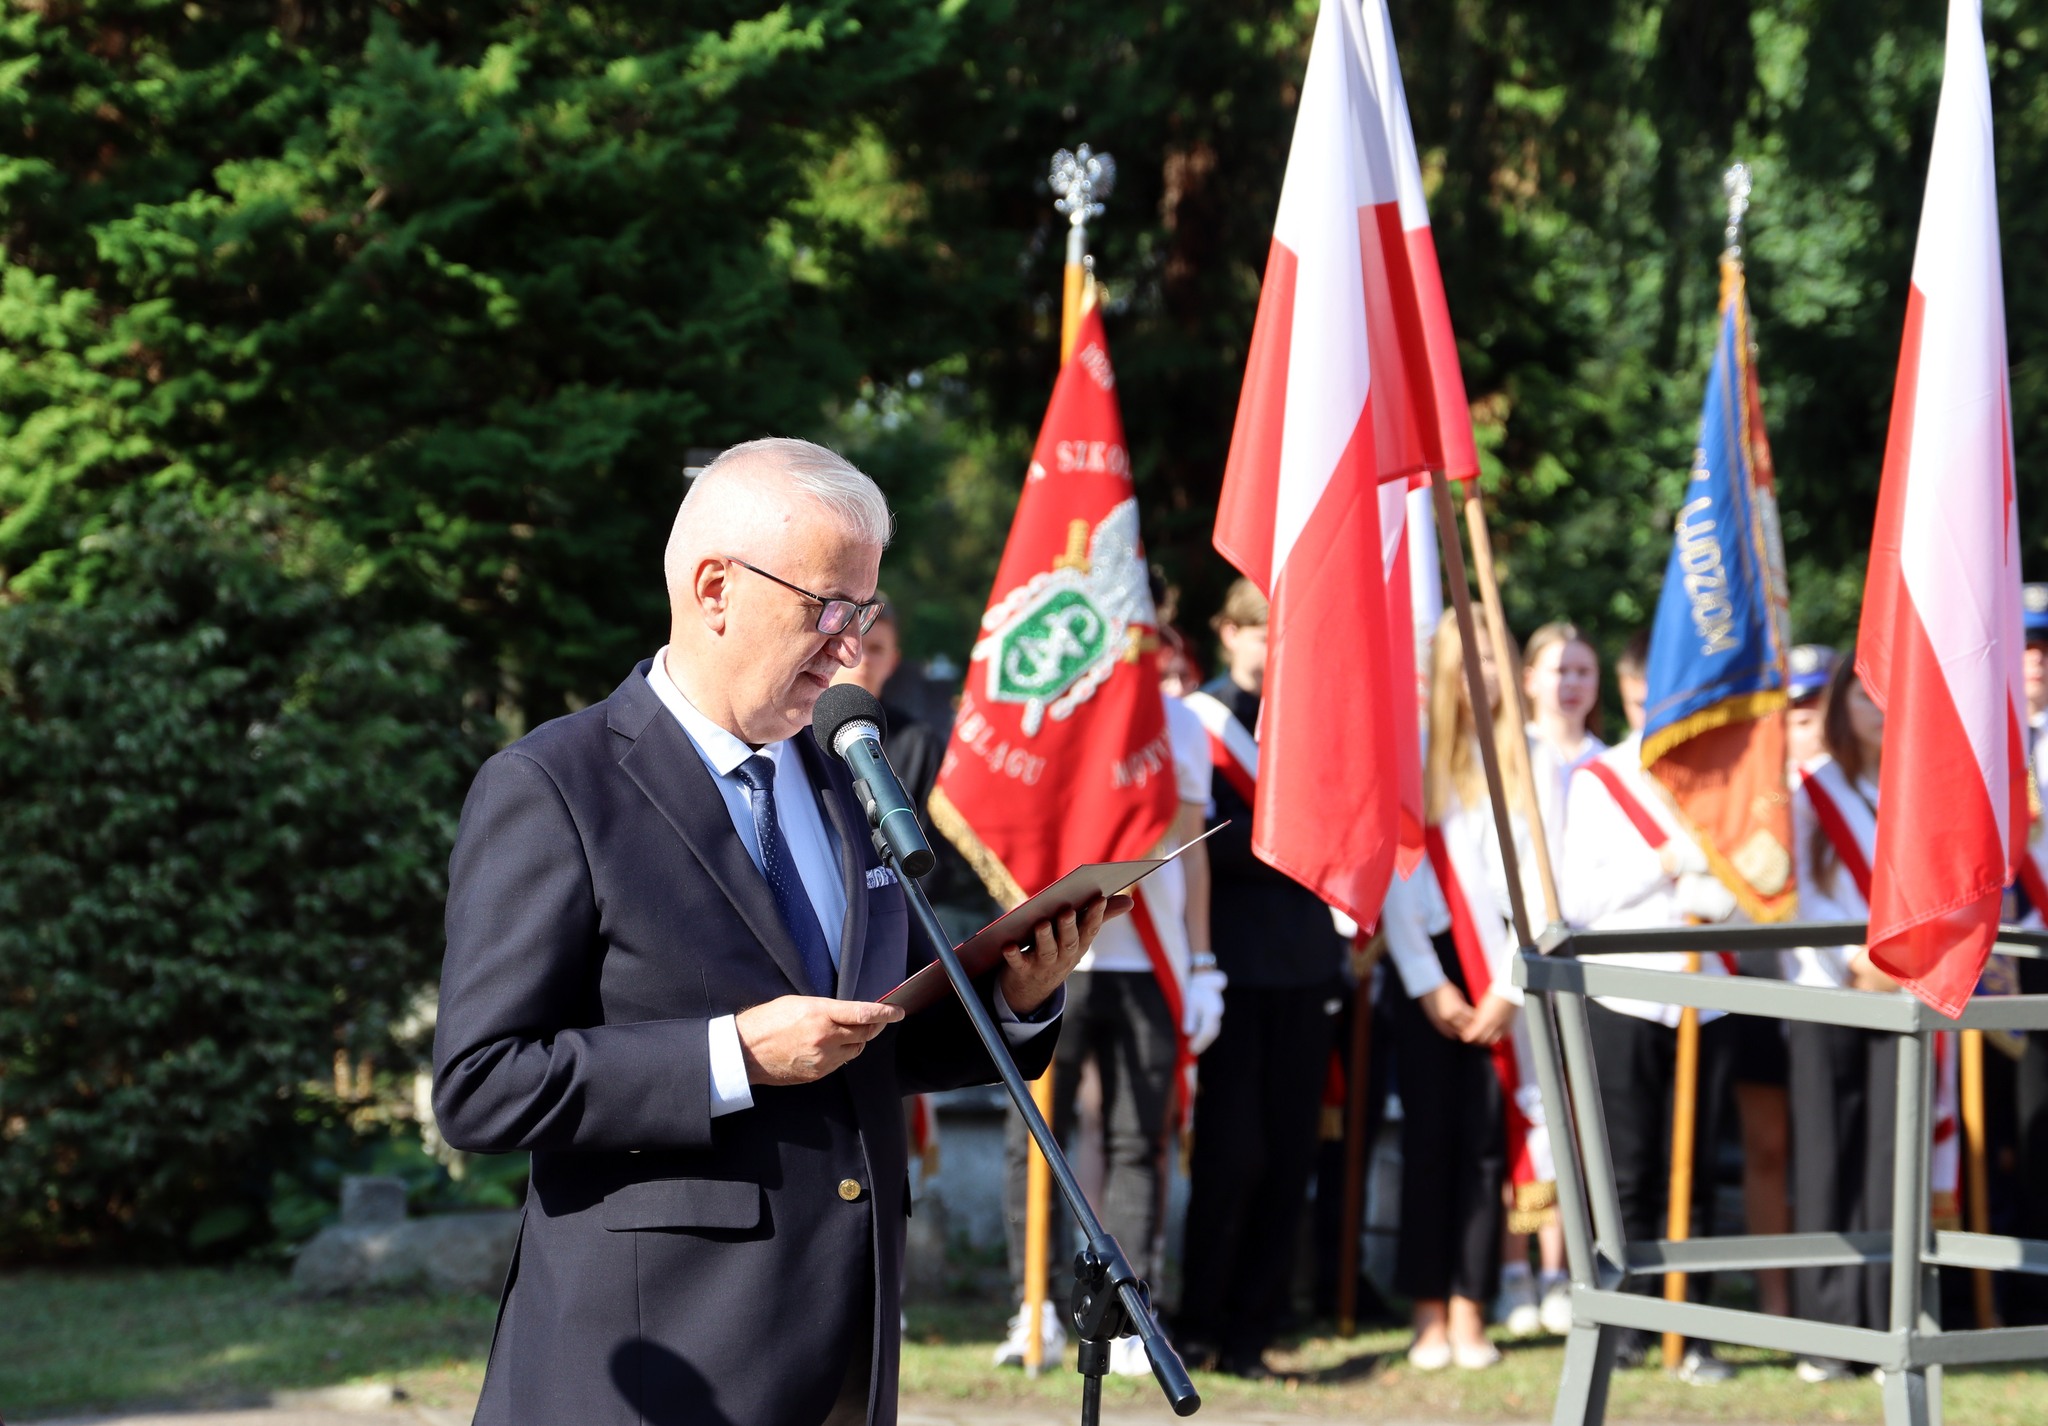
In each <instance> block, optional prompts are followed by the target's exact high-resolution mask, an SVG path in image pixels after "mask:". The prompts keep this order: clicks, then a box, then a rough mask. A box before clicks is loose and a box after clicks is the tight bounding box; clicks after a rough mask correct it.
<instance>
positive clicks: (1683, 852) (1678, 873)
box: [1664, 837, 1707, 879]
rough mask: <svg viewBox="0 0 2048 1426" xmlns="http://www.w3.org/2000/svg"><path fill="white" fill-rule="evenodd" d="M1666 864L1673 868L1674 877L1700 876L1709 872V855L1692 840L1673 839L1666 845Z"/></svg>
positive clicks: (1683, 838)
mask: <svg viewBox="0 0 2048 1426" xmlns="http://www.w3.org/2000/svg"><path fill="white" fill-rule="evenodd" d="M1664 864H1665V865H1666V866H1668V867H1670V868H1671V874H1672V875H1673V876H1675V877H1678V878H1680V879H1683V878H1685V877H1688V876H1700V875H1704V874H1705V872H1706V870H1707V854H1706V853H1705V852H1703V851H1701V850H1700V845H1699V843H1698V842H1695V841H1694V840H1693V839H1692V838H1690V837H1673V838H1672V839H1671V840H1670V841H1668V842H1666V843H1665V844H1664Z"/></svg>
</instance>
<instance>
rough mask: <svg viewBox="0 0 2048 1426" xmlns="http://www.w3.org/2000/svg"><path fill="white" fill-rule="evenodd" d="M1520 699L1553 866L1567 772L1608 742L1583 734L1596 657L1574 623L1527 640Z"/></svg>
mask: <svg viewBox="0 0 2048 1426" xmlns="http://www.w3.org/2000/svg"><path fill="white" fill-rule="evenodd" d="M1523 664H1524V671H1523V674H1522V696H1523V697H1524V698H1525V699H1526V700H1527V701H1528V709H1529V768H1530V774H1531V777H1532V779H1533V780H1534V782H1535V784H1536V805H1537V806H1538V807H1540V808H1542V809H1543V832H1544V835H1545V836H1546V837H1547V838H1548V839H1549V842H1550V855H1551V859H1552V862H1553V863H1555V861H1556V858H1557V848H1558V845H1559V844H1560V843H1561V842H1563V840H1564V831H1565V816H1566V798H1567V796H1568V795H1569V793H1570V792H1571V779H1572V773H1573V771H1574V770H1576V769H1577V768H1578V767H1580V766H1581V765H1583V764H1584V763H1586V762H1589V761H1591V760H1592V759H1593V758H1595V757H1597V756H1599V755H1600V754H1601V753H1603V752H1605V751H1606V749H1607V744H1605V743H1603V742H1602V741H1600V739H1599V738H1597V737H1595V736H1594V735H1593V734H1592V733H1591V732H1589V731H1588V724H1589V720H1590V719H1591V718H1592V716H1593V711H1594V709H1595V708H1596V707H1597V706H1598V705H1599V702H1600V656H1599V654H1597V653H1595V652H1594V650H1593V645H1592V644H1591V643H1590V642H1589V641H1588V640H1587V638H1586V636H1585V635H1584V634H1583V633H1581V632H1580V631H1579V626H1578V625H1576V624H1571V623H1567V622H1565V621H1564V620H1562V619H1557V620H1553V621H1551V622H1550V623H1548V624H1545V625H1543V626H1542V627H1541V628H1539V629H1538V630H1537V631H1536V632H1535V633H1533V634H1531V635H1530V636H1529V647H1528V650H1527V652H1526V653H1525V654H1524V655H1523Z"/></svg>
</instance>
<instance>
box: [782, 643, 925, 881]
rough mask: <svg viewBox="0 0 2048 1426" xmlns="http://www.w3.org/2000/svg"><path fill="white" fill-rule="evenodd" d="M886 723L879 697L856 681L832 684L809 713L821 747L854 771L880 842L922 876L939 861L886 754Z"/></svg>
mask: <svg viewBox="0 0 2048 1426" xmlns="http://www.w3.org/2000/svg"><path fill="white" fill-rule="evenodd" d="M887 725H888V719H887V718H885V717H884V716H883V715H882V704H881V702H880V700H879V699H877V698H876V697H875V695H874V694H872V693H870V692H868V691H867V690H866V689H865V688H862V687H861V686H860V685H858V684H853V683H835V684H833V685H832V686H831V687H830V688H828V689H826V690H825V691H824V692H823V693H822V694H820V695H819V697H818V704H817V707H816V708H815V709H813V710H812V712H811V736H812V737H814V738H816V739H817V740H818V746H819V747H821V748H824V749H825V750H826V751H827V752H832V753H836V754H838V755H839V756H840V757H841V758H843V759H845V761H846V765H847V766H848V767H850V768H852V769H853V775H854V778H855V784H854V789H855V791H857V792H858V793H859V794H860V798H861V801H862V802H863V803H864V804H865V805H866V807H867V810H868V821H869V822H870V823H871V824H872V825H873V827H874V829H875V836H876V839H877V841H885V842H887V843H888V846H889V850H890V851H892V852H894V853H895V854H896V860H897V861H899V862H901V863H902V864H903V870H904V871H905V872H906V873H908V874H909V875H911V876H920V877H921V876H923V875H924V874H925V873H926V872H929V871H930V870H931V869H932V867H933V866H934V865H936V864H937V859H936V858H935V857H933V856H932V848H931V844H930V843H929V842H927V841H926V840H925V839H924V828H923V827H921V826H919V825H918V821H917V809H916V808H914V807H913V806H912V805H911V802H910V797H909V795H908V794H907V793H905V792H904V790H903V784H902V783H900V782H898V781H897V780H896V772H895V770H894V769H893V768H891V767H890V766H889V759H888V758H887V757H886V756H884V754H883V752H882V730H883V729H884V728H885V727H886V726H887Z"/></svg>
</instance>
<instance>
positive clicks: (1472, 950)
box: [1422, 825, 1549, 1203]
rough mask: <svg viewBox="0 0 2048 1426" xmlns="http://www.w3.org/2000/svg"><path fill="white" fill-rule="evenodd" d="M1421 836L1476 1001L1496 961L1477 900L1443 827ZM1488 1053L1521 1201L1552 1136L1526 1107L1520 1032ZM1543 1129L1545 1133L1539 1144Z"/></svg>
mask: <svg viewBox="0 0 2048 1426" xmlns="http://www.w3.org/2000/svg"><path fill="white" fill-rule="evenodd" d="M1422 838H1423V846H1424V848H1425V849H1426V852H1427V855H1428V857H1429V866H1430V870H1431V871H1433V872H1434V873H1436V884H1437V887H1438V889H1439V890H1441V891H1442V892H1443V895H1444V906H1445V907H1446V908H1447V909H1448V910H1449V911H1450V913H1451V943H1452V945H1454V946H1456V947H1457V951H1458V966H1459V969H1461V970H1463V971H1464V973H1465V994H1466V998H1467V999H1469V1000H1470V1001H1471V1002H1472V1003H1473V1004H1474V1005H1477V1004H1478V1003H1479V1002H1480V1000H1481V999H1483V998H1484V997H1485V995H1486V992H1487V991H1488V990H1489V989H1491V988H1492V986H1493V967H1492V965H1491V964H1490V963H1489V962H1488V960H1487V956H1486V941H1485V938H1484V936H1483V935H1482V933H1481V932H1480V929H1479V920H1478V918H1477V917H1476V916H1475V915H1474V914H1473V908H1472V903H1471V902H1470V901H1469V900H1467V898H1466V895H1465V886H1464V882H1463V881H1462V880H1461V879H1460V878H1459V876H1458V871H1457V867H1456V866H1455V864H1454V863H1453V861H1452V858H1451V850H1450V846H1449V844H1448V843H1446V842H1445V841H1444V832H1443V828H1442V827H1441V826H1437V825H1431V826H1428V827H1425V828H1423V830H1422ZM1488 1053H1489V1054H1491V1055H1492V1056H1493V1072H1494V1074H1495V1075H1496V1076H1498V1077H1499V1079H1500V1087H1501V1099H1502V1101H1503V1102H1504V1103H1505V1105H1506V1109H1507V1136H1508V1144H1507V1147H1508V1169H1509V1174H1508V1177H1509V1181H1510V1182H1512V1183H1513V1184H1514V1185H1515V1188H1516V1199H1517V1201H1518V1203H1519V1202H1521V1201H1523V1200H1524V1199H1526V1198H1527V1197H1528V1195H1527V1194H1526V1193H1525V1192H1523V1188H1524V1185H1533V1184H1537V1183H1544V1182H1548V1181H1549V1180H1548V1178H1547V1176H1546V1175H1545V1173H1544V1172H1543V1169H1542V1167H1541V1162H1542V1161H1544V1160H1547V1159H1548V1158H1549V1152H1548V1151H1549V1136H1548V1133H1547V1131H1546V1130H1545V1129H1544V1127H1543V1126H1542V1125H1541V1124H1534V1123H1531V1122H1530V1120H1529V1117H1528V1115H1527V1114H1526V1113H1525V1112H1524V1111H1523V1108H1522V1095H1521V1088H1522V1071H1521V1066H1520V1065H1519V1064H1518V1063H1517V1062H1516V1055H1515V1037H1514V1036H1513V1035H1503V1036H1501V1038H1500V1039H1499V1040H1497V1041H1495V1042H1494V1044H1493V1047H1492V1048H1491V1050H1489V1051H1488ZM1538 1135H1542V1136H1543V1137H1542V1142H1541V1144H1540V1145H1539V1144H1538V1142H1537V1136H1538Z"/></svg>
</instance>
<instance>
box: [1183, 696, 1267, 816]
mask: <svg viewBox="0 0 2048 1426" xmlns="http://www.w3.org/2000/svg"><path fill="white" fill-rule="evenodd" d="M1181 702H1183V703H1185V704H1187V705H1188V707H1190V708H1192V709H1194V711H1195V716H1196V717H1197V718H1199V719H1201V720H1202V728H1203V730H1204V731H1205V732H1207V733H1208V735H1209V756H1210V758H1211V759H1212V760H1213V761H1214V762H1215V764H1216V771H1218V772H1220V773H1222V774H1223V780H1224V781H1225V782H1228V783H1229V784H1230V785H1231V787H1232V789H1234V790H1235V791H1236V793H1237V795H1238V796H1239V797H1242V798H1243V799H1244V801H1245V805H1246V806H1247V807H1251V806H1256V805H1257V803H1258V790H1259V740H1258V739H1257V738H1255V737H1253V736H1252V732H1251V729H1249V728H1247V727H1245V725H1244V724H1243V723H1241V722H1239V721H1238V718H1237V715H1236V714H1235V713H1233V712H1231V711H1230V708H1229V706H1228V705H1227V704H1225V703H1224V702H1223V700H1222V699H1220V698H1218V697H1217V696H1216V695H1215V694H1213V693H1202V692H1199V691H1197V692H1194V693H1190V694H1189V695H1188V696H1187V697H1186V698H1183V699H1182V700H1181Z"/></svg>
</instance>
